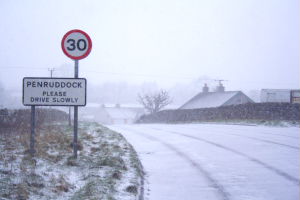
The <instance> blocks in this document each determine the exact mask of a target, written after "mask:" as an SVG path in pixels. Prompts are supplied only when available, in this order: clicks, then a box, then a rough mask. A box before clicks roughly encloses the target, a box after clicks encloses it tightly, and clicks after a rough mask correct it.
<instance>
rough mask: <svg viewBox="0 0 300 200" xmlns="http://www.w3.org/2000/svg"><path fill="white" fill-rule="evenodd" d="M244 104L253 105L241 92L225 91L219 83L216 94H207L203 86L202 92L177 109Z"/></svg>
mask: <svg viewBox="0 0 300 200" xmlns="http://www.w3.org/2000/svg"><path fill="white" fill-rule="evenodd" d="M245 103H254V101H253V100H252V99H250V98H249V97H248V96H247V95H245V94H244V93H243V92H241V91H225V88H224V86H223V85H222V84H221V83H220V85H219V86H218V88H217V91H216V92H209V88H208V87H207V85H206V84H205V85H204V87H203V90H202V92H200V93H199V94H197V95H196V96H194V97H193V98H191V99H190V100H189V101H187V102H186V103H185V104H183V105H182V106H181V107H180V108H179V109H196V108H212V107H219V106H227V105H238V104H245Z"/></svg>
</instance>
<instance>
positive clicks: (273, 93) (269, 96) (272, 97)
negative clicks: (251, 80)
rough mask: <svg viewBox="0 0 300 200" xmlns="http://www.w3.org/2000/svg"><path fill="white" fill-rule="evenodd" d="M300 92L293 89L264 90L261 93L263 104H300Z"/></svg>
mask: <svg viewBox="0 0 300 200" xmlns="http://www.w3.org/2000/svg"><path fill="white" fill-rule="evenodd" d="M299 93H300V90H291V89H262V90H261V92H260V101H261V102H282V103H284V102H286V103H289V102H292V103H299V97H300V95H299Z"/></svg>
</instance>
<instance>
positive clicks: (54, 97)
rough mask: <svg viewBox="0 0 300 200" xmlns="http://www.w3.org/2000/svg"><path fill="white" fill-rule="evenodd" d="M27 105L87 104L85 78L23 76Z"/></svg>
mask: <svg viewBox="0 0 300 200" xmlns="http://www.w3.org/2000/svg"><path fill="white" fill-rule="evenodd" d="M23 104H24V105H25V106H85V105H86V79H85V78H41V77H25V78H23Z"/></svg>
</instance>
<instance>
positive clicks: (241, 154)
mask: <svg viewBox="0 0 300 200" xmlns="http://www.w3.org/2000/svg"><path fill="white" fill-rule="evenodd" d="M149 128H150V127H149ZM150 129H153V130H158V131H162V132H167V133H170V134H175V135H179V136H183V137H187V138H191V139H194V140H198V141H201V142H204V143H206V144H210V145H212V146H215V147H218V148H221V149H224V150H226V151H229V152H231V153H234V154H237V155H239V156H242V157H244V158H247V159H248V160H250V161H251V162H254V163H256V164H258V165H260V166H262V167H264V168H266V169H268V170H270V171H272V172H274V173H275V174H277V175H279V176H281V177H282V178H284V179H286V180H288V181H290V182H292V183H294V184H296V185H300V180H299V179H298V178H296V177H293V176H291V175H289V174H287V173H286V172H284V171H282V170H280V169H277V168H275V167H273V166H271V165H269V164H267V163H265V162H263V161H261V160H259V159H257V158H254V157H252V156H250V155H248V154H246V153H243V152H240V151H237V150H235V149H232V148H230V147H227V146H224V145H222V144H218V143H215V142H212V141H210V140H207V139H204V138H201V137H195V136H192V135H188V134H185V133H180V132H176V131H169V130H164V129H159V128H150Z"/></svg>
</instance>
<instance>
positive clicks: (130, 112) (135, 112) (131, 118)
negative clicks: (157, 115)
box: [82, 104, 145, 124]
mask: <svg viewBox="0 0 300 200" xmlns="http://www.w3.org/2000/svg"><path fill="white" fill-rule="evenodd" d="M143 114H145V111H144V108H143V107H140V106H138V105H120V104H115V105H113V104H102V105H99V104H88V105H87V106H86V107H85V108H82V118H83V119H84V120H88V121H95V122H99V123H101V124H131V123H134V122H135V121H136V120H137V119H138V118H139V117H140V116H141V115H143Z"/></svg>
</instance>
